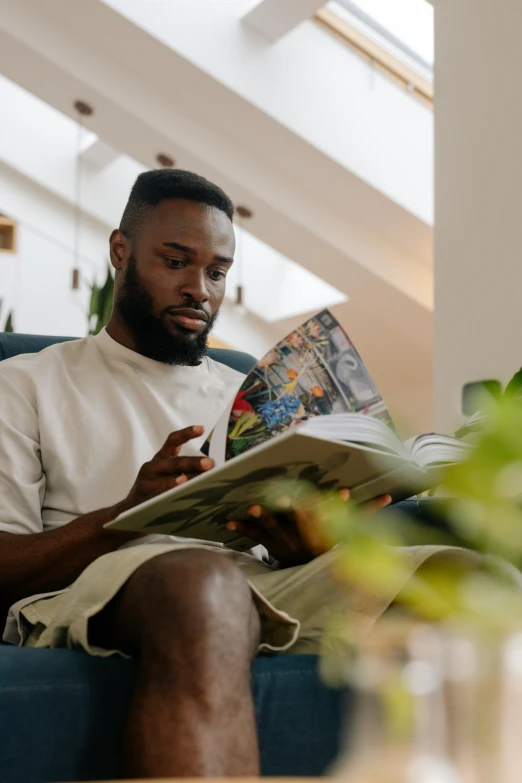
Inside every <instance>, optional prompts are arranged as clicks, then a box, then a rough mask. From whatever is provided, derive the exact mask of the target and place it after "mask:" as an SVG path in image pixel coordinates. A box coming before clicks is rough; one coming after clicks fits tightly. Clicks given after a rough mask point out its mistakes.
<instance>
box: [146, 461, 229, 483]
mask: <svg viewBox="0 0 522 783" xmlns="http://www.w3.org/2000/svg"><path fill="white" fill-rule="evenodd" d="M213 467H214V460H211V459H210V457H163V458H161V459H153V460H152V462H149V463H148V464H147V466H146V467H145V472H146V475H147V477H148V478H150V477H152V476H176V475H178V474H180V473H191V474H198V473H205V471H207V470H210V469H211V468H213Z"/></svg>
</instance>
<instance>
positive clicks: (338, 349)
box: [210, 310, 393, 459]
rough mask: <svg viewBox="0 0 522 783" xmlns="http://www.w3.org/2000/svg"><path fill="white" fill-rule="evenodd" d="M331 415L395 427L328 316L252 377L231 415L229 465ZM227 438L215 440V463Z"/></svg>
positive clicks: (312, 322)
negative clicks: (372, 418)
mask: <svg viewBox="0 0 522 783" xmlns="http://www.w3.org/2000/svg"><path fill="white" fill-rule="evenodd" d="M330 413H364V414H368V415H370V416H375V417H377V418H379V419H381V420H382V421H383V422H385V423H386V424H387V425H390V426H393V425H392V422H391V418H390V416H389V413H388V410H387V408H386V405H385V403H384V401H383V399H382V397H381V395H380V394H379V391H378V389H377V387H376V386H375V384H374V383H373V381H372V379H371V377H370V374H369V373H368V370H367V369H366V367H365V366H364V363H363V362H362V360H361V357H360V356H359V354H358V353H357V351H356V349H355V347H354V345H353V344H352V343H351V341H350V339H349V337H348V335H347V334H346V332H345V331H344V329H343V328H342V326H341V325H340V324H339V322H338V321H337V320H336V319H335V318H334V316H333V315H332V314H331V313H330V312H329V311H328V310H323V311H322V312H320V313H318V314H317V315H316V316H314V317H313V318H310V319H309V320H308V321H306V322H305V323H304V324H302V326H300V327H299V328H298V329H296V330H295V331H294V332H291V334H289V335H288V336H287V337H285V339H283V340H281V342H279V343H278V344H277V345H276V346H275V347H274V348H273V349H272V350H271V351H269V353H267V354H266V355H265V356H264V357H263V358H262V359H260V361H259V362H258V363H257V364H256V365H255V367H254V368H253V369H252V370H251V371H250V373H249V374H248V376H247V378H246V379H245V381H244V382H243V384H242V386H241V388H240V390H239V392H238V393H237V395H236V398H235V400H234V402H233V403H232V406H231V410H230V413H229V420H228V426H227V428H226V446H225V459H231V458H232V457H237V456H239V455H240V454H243V453H244V452H245V451H248V449H251V448H253V447H254V446H258V445H259V444H261V443H264V442H265V441H267V440H268V439H269V438H272V437H273V436H274V435H278V434H281V433H283V432H285V431H287V430H288V429H289V428H291V427H295V426H297V425H299V424H300V423H302V422H304V421H307V420H308V419H310V418H311V417H314V416H322V415H325V414H330ZM221 425H223V422H221ZM220 429H223V426H221V428H220ZM222 434H223V433H220V435H221V437H220V438H217V437H216V438H214V436H212V441H215V443H211V444H210V453H211V454H212V452H214V457H215V456H216V451H217V447H218V446H219V450H221V449H222ZM216 435H217V433H216ZM218 441H219V443H218ZM212 446H214V448H212Z"/></svg>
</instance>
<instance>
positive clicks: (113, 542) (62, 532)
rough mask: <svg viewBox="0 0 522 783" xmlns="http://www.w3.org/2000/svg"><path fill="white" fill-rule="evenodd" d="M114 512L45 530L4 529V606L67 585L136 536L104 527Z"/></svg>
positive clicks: (0, 562)
mask: <svg viewBox="0 0 522 783" xmlns="http://www.w3.org/2000/svg"><path fill="white" fill-rule="evenodd" d="M114 516H116V514H115V513H114V510H113V509H102V510H100V511H93V512H92V514H86V515H85V516H82V517H78V519H75V520H73V521H72V522H69V524H67V525H64V526H63V527H60V528H57V529H55V530H49V531H46V532H44V533H29V534H26V535H23V534H22V535H20V534H17V533H5V532H0V599H1V604H2V606H10V605H11V604H13V603H14V602H15V601H18V600H20V598H25V597H27V596H30V595H34V594H35V593H47V592H52V591H53V590H61V589H62V588H64V587H67V586H68V585H70V584H71V582H74V580H75V579H76V578H77V577H78V576H79V575H80V574H81V572H82V571H83V570H84V569H85V568H87V566H88V565H89V564H90V563H92V561H93V560H96V558H97V557H100V556H101V555H105V554H107V552H112V551H113V550H115V549H117V548H118V547H119V546H121V545H122V544H124V543H126V541H129V540H130V539H131V538H135V537H136V534H133V533H124V532H120V531H109V530H104V528H103V525H104V524H105V523H106V522H109V521H110V520H111V519H113V518H114Z"/></svg>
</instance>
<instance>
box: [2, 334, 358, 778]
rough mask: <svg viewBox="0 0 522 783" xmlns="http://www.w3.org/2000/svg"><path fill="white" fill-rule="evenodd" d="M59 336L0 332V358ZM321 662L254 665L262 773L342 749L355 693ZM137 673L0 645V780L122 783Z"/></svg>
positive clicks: (243, 362)
mask: <svg viewBox="0 0 522 783" xmlns="http://www.w3.org/2000/svg"><path fill="white" fill-rule="evenodd" d="M64 339H68V338H56V337H40V336H31V335H17V334H5V333H0V360H2V359H7V358H9V357H11V356H15V355H16V354H19V353H33V352H36V351H39V350H41V349H42V348H45V347H47V346H48V345H51V344H52V343H54V342H58V341H61V340H64ZM210 354H211V355H212V356H213V358H214V359H216V360H217V361H222V362H223V363H225V364H228V365H229V366H232V367H234V368H235V369H237V370H239V371H243V372H247V371H248V370H249V369H250V367H251V366H252V364H253V362H254V359H253V358H252V357H251V356H248V354H242V353H239V352H236V351H224V350H218V349H214V350H211V351H210ZM0 448H1V444H0ZM0 513H1V508H0ZM0 599H1V596H0ZM0 603H1V600H0ZM317 666H318V661H317V658H315V657H314V656H305V655H281V656H264V657H259V658H258V659H257V660H256V662H255V664H254V668H253V672H252V687H253V692H254V697H255V706H256V718H257V725H258V732H259V742H260V749H261V768H262V774H263V775H270V776H317V775H321V774H322V773H324V772H325V770H326V769H327V768H328V765H329V764H330V763H331V762H332V761H333V759H334V758H335V756H336V754H337V752H338V747H339V734H340V726H341V715H348V716H349V715H350V713H351V709H350V703H351V699H352V695H351V693H350V692H349V691H345V692H340V691H335V690H330V689H328V688H326V687H325V686H324V685H323V684H322V682H321V680H320V678H319V675H318V670H317ZM135 671H136V665H135V663H134V662H133V661H127V660H123V659H119V658H109V659H92V658H89V657H88V656H87V655H85V654H83V653H82V652H71V651H68V650H33V649H25V648H21V649H20V648H17V647H11V646H9V645H1V644H0V781H1V782H2V783H51V781H52V782H53V783H59V781H74V780H108V779H117V778H119V777H120V747H121V737H122V730H123V722H124V716H125V711H126V707H127V704H128V701H129V697H130V693H131V689H132V684H133V680H134V676H135Z"/></svg>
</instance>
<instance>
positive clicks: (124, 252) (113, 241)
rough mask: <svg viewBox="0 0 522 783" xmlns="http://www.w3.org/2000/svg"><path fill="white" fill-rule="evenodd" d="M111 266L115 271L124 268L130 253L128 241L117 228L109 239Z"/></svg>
mask: <svg viewBox="0 0 522 783" xmlns="http://www.w3.org/2000/svg"><path fill="white" fill-rule="evenodd" d="M109 249H110V256H111V264H112V265H113V267H114V269H116V271H120V270H121V269H123V268H124V266H125V264H126V262H127V259H128V257H129V251H130V241H129V239H128V238H127V237H126V236H125V234H123V233H122V232H121V231H120V230H119V229H118V228H115V229H114V231H113V232H112V234H111V237H110V239H109Z"/></svg>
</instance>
